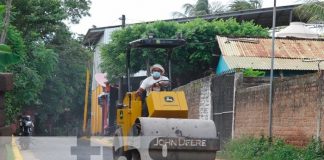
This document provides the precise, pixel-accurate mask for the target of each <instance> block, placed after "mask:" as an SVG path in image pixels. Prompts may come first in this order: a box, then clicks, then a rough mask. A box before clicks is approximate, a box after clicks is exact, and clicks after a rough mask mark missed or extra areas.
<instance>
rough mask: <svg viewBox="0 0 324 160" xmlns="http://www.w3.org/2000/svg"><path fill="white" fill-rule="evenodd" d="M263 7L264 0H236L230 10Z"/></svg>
mask: <svg viewBox="0 0 324 160" xmlns="http://www.w3.org/2000/svg"><path fill="white" fill-rule="evenodd" d="M261 7H262V0H249V1H247V0H234V1H233V2H232V3H231V4H230V5H229V8H230V11H241V10H247V9H259V8H261Z"/></svg>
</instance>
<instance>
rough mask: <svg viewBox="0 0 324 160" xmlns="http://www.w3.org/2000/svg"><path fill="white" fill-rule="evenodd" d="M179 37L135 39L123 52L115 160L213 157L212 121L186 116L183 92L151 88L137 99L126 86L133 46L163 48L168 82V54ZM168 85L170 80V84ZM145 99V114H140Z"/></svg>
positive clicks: (205, 159)
mask: <svg viewBox="0 0 324 160" xmlns="http://www.w3.org/2000/svg"><path fill="white" fill-rule="evenodd" d="M185 44H186V41H185V40H183V39H158V38H148V39H138V40H135V41H132V42H130V43H129V44H128V47H127V52H126V61H127V62H126V77H127V93H126V94H125V96H124V98H123V100H122V102H120V104H118V105H117V107H118V109H117V126H118V128H117V130H116V132H115V134H114V140H113V157H114V159H115V160H214V159H215V157H216V151H217V150H219V138H218V137H217V134H216V133H217V132H216V127H215V124H214V122H213V121H212V120H200V119H188V106H187V102H186V97H185V94H184V92H183V91H172V90H171V86H169V87H167V88H168V89H165V90H162V91H159V92H157V91H152V92H150V93H149V94H148V95H147V96H146V97H145V98H140V97H139V96H138V95H137V94H136V92H135V91H132V89H131V85H130V57H131V50H132V49H133V48H153V49H155V48H164V49H166V51H167V61H168V76H169V80H170V82H171V54H172V50H173V49H174V48H175V47H179V46H183V45H185ZM170 84H171V83H170ZM143 101H145V104H146V107H147V110H148V116H146V117H144V116H142V109H143Z"/></svg>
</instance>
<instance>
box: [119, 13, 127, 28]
mask: <svg viewBox="0 0 324 160" xmlns="http://www.w3.org/2000/svg"><path fill="white" fill-rule="evenodd" d="M119 20H121V21H122V28H123V29H124V28H125V26H126V16H125V15H122V17H120V18H119Z"/></svg>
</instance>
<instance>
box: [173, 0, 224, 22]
mask: <svg viewBox="0 0 324 160" xmlns="http://www.w3.org/2000/svg"><path fill="white" fill-rule="evenodd" d="M182 8H183V9H184V12H183V13H182V12H173V17H175V18H178V17H193V16H203V15H207V14H215V13H222V12H224V11H225V6H224V5H223V4H222V3H221V2H220V1H215V2H213V3H211V4H210V3H209V2H208V0H198V1H197V3H196V4H190V3H186V4H184V5H183V6H182Z"/></svg>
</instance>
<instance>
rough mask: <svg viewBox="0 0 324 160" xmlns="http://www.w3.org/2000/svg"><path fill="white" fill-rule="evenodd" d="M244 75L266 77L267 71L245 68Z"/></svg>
mask: <svg viewBox="0 0 324 160" xmlns="http://www.w3.org/2000/svg"><path fill="white" fill-rule="evenodd" d="M243 76H244V77H264V76H265V71H258V70H254V69H253V68H246V69H244V70H243Z"/></svg>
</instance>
